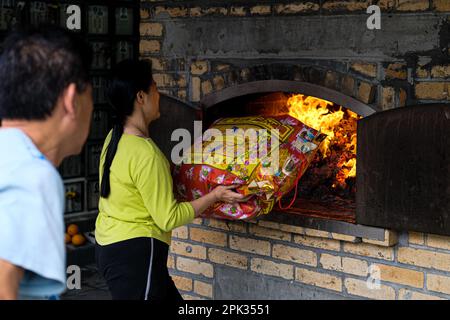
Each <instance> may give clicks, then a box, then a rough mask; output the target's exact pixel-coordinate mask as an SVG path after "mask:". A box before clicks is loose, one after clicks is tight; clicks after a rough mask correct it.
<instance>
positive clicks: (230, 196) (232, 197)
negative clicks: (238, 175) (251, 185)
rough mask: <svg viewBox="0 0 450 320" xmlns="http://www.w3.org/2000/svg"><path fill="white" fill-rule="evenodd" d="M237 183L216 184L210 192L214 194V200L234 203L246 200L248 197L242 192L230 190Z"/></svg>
mask: <svg viewBox="0 0 450 320" xmlns="http://www.w3.org/2000/svg"><path fill="white" fill-rule="evenodd" d="M236 187H237V185H231V186H218V187H216V188H215V189H214V190H213V191H211V193H212V194H213V195H214V197H215V200H216V202H219V201H220V202H226V203H235V202H242V201H247V200H248V198H247V197H244V196H243V195H242V194H240V193H237V192H234V191H232V189H235V188H236Z"/></svg>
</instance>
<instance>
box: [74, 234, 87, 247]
mask: <svg viewBox="0 0 450 320" xmlns="http://www.w3.org/2000/svg"><path fill="white" fill-rule="evenodd" d="M85 242H86V239H85V237H83V236H82V235H81V234H76V235H74V236H73V237H72V244H73V245H74V246H81V245H83V244H84V243H85Z"/></svg>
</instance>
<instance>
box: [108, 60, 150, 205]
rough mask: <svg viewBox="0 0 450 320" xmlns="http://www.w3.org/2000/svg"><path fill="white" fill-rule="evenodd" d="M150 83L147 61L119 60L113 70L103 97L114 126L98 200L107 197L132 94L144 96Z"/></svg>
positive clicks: (132, 104) (148, 63) (131, 102)
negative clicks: (143, 92) (110, 109)
mask: <svg viewBox="0 0 450 320" xmlns="http://www.w3.org/2000/svg"><path fill="white" fill-rule="evenodd" d="M152 82H153V77H152V64H151V61H149V60H138V61H135V60H123V61H121V62H120V63H118V64H117V65H116V67H115V68H114V70H113V76H112V79H111V82H110V85H109V87H108V94H107V96H108V102H109V104H110V105H111V107H112V109H113V110H114V113H115V116H116V119H117V124H116V125H115V126H114V127H113V130H112V136H111V141H110V142H109V145H108V147H107V148H108V149H107V150H106V156H105V162H104V164H103V173H102V184H101V186H100V196H101V197H102V198H108V197H109V194H110V193H111V183H110V173H111V165H112V162H113V160H114V156H115V155H116V152H117V147H118V146H119V141H120V138H121V137H122V134H123V130H124V125H125V123H126V119H127V118H128V117H129V116H130V115H131V114H132V113H133V110H134V102H135V99H136V94H137V93H138V92H139V91H141V90H142V91H146V92H148V91H149V90H150V85H151V84H152Z"/></svg>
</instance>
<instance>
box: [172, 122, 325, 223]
mask: <svg viewBox="0 0 450 320" xmlns="http://www.w3.org/2000/svg"><path fill="white" fill-rule="evenodd" d="M210 129H212V130H210ZM212 136H214V139H211V138H212ZM325 137H326V136H325V135H324V134H323V133H320V132H318V131H317V130H315V129H313V128H310V127H308V126H306V125H305V124H303V123H301V122H300V121H299V120H297V119H295V118H293V117H291V116H289V115H282V116H274V117H267V116H253V117H242V118H221V119H218V120H217V121H215V122H214V123H213V124H212V125H211V127H210V128H209V129H208V130H207V131H206V132H205V134H204V135H203V136H202V137H200V138H199V139H198V140H197V141H195V142H194V145H193V146H192V147H191V149H190V150H189V152H187V153H186V154H185V155H184V161H183V162H182V163H181V164H179V165H177V166H175V169H174V172H173V173H174V183H175V189H176V191H177V192H178V198H179V199H180V200H182V201H192V200H195V199H198V198H200V197H201V196H203V195H205V194H207V193H209V192H210V191H211V190H213V189H214V188H215V187H217V186H219V185H224V186H227V185H238V187H237V188H236V191H237V192H239V193H241V194H243V195H245V196H251V197H250V198H249V200H248V201H246V202H239V203H235V204H228V203H216V204H215V205H213V206H211V207H210V208H208V209H207V210H206V211H205V212H204V213H203V215H202V216H203V217H214V218H222V219H229V220H248V219H252V218H254V217H257V216H259V215H261V214H267V213H269V212H270V211H271V210H272V208H273V206H274V204H275V203H276V202H277V201H279V200H280V199H281V198H282V197H283V196H284V195H286V194H287V193H288V192H289V191H291V190H292V188H294V187H295V186H296V185H297V183H298V180H299V179H300V177H301V176H302V175H303V173H304V172H305V171H306V169H307V167H308V165H309V164H310V163H311V161H312V159H313V157H314V155H315V153H316V151H317V150H318V147H319V145H320V143H321V142H322V141H323V140H324V138H325ZM230 151H234V152H230Z"/></svg>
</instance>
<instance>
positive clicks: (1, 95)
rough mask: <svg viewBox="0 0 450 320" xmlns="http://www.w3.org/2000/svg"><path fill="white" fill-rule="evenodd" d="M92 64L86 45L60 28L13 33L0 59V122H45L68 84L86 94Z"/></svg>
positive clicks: (43, 28) (34, 29) (31, 29)
mask: <svg viewBox="0 0 450 320" xmlns="http://www.w3.org/2000/svg"><path fill="white" fill-rule="evenodd" d="M91 60H92V49H91V48H90V46H89V44H88V43H87V42H86V41H85V40H84V39H82V38H81V36H79V35H77V34H75V33H72V32H70V31H67V30H64V29H62V28H59V27H55V26H39V27H35V28H33V27H31V28H22V29H17V30H15V31H13V32H12V33H11V34H10V35H9V36H8V37H7V38H6V39H5V42H4V51H3V53H2V55H1V56H0V119H11V120H12V119H14V120H44V119H46V118H47V117H49V116H50V115H51V114H52V112H53V110H54V108H55V106H56V102H57V100H58V98H59V97H60V96H61V94H62V93H63V92H64V90H65V89H66V88H67V87H68V85H69V84H71V83H75V84H76V88H77V92H79V93H81V92H84V91H85V90H86V88H87V85H88V84H89V82H90V80H89V67H90V64H91Z"/></svg>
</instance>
